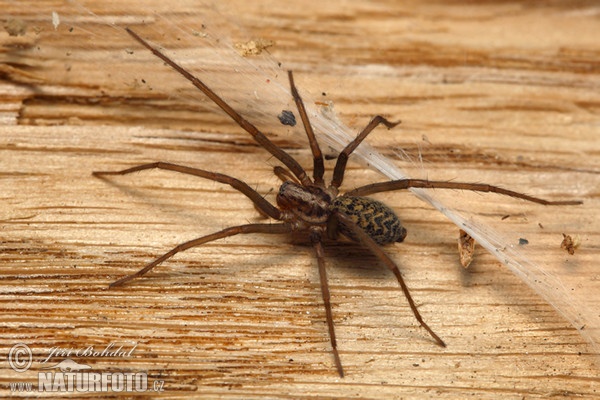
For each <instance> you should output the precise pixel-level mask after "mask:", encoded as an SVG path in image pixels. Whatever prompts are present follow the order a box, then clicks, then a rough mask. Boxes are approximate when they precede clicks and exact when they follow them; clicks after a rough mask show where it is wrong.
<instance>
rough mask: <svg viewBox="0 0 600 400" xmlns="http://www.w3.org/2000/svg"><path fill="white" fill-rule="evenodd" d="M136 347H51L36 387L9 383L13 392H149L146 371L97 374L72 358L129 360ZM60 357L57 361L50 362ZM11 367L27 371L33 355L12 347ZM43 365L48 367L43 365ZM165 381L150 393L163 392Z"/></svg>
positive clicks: (21, 347)
mask: <svg viewBox="0 0 600 400" xmlns="http://www.w3.org/2000/svg"><path fill="white" fill-rule="evenodd" d="M136 347H137V343H135V344H133V345H132V346H131V347H130V348H127V347H126V346H125V345H120V346H117V345H116V344H115V343H110V344H109V345H108V346H106V347H104V348H102V349H96V348H94V346H88V347H86V348H81V349H72V348H60V347H53V348H51V349H50V350H49V353H48V356H47V357H46V358H45V359H43V360H42V361H41V362H40V364H41V366H40V367H39V369H40V370H48V371H40V372H38V374H37V378H38V382H37V383H38V384H37V388H34V384H33V383H31V382H11V384H10V389H11V391H13V392H33V391H34V390H37V391H38V392H145V391H147V390H148V374H147V373H146V372H96V371H93V367H92V366H90V365H88V364H86V363H84V362H82V361H81V360H79V361H75V360H74V359H73V358H79V359H80V358H85V357H94V358H99V357H110V358H118V357H120V358H123V359H126V358H129V357H131V356H132V354H133V351H134V350H135V348H136ZM59 357H60V358H63V359H62V360H60V361H58V360H56V361H57V362H54V361H53V362H50V360H51V359H53V358H54V359H55V358H59ZM8 363H9V365H10V367H11V368H12V369H13V370H14V371H16V372H19V373H23V372H26V371H28V370H29V369H30V368H31V366H32V365H33V355H32V352H31V349H30V348H29V346H28V345H26V344H24V343H17V344H15V345H14V346H13V347H12V348H11V349H10V350H9V353H8ZM44 364H49V365H47V366H45V365H44ZM163 385H164V382H163V381H160V380H156V381H154V382H153V384H152V388H151V390H153V391H163Z"/></svg>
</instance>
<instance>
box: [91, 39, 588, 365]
mask: <svg viewBox="0 0 600 400" xmlns="http://www.w3.org/2000/svg"><path fill="white" fill-rule="evenodd" d="M126 31H127V33H129V35H131V36H132V37H133V38H134V39H135V40H136V41H137V42H138V43H140V44H141V45H142V46H144V47H146V48H147V49H148V50H150V51H151V52H152V53H153V54H154V55H155V56H157V57H158V58H160V59H161V60H163V61H164V62H165V63H166V64H167V65H169V66H170V67H171V68H173V69H174V70H175V71H177V72H178V73H179V74H181V75H182V76H183V77H185V78H186V79H188V80H189V81H190V82H191V83H192V84H193V85H194V86H196V87H197V88H198V89H200V90H201V91H202V92H203V93H204V94H205V95H206V96H208V98H210V99H211V100H212V101H213V102H214V103H215V104H217V105H218V106H219V107H220V108H221V109H222V110H223V111H225V113H227V114H228V115H229V116H230V117H231V118H232V119H233V120H234V121H235V122H236V123H237V124H238V125H239V126H240V127H241V128H243V129H244V130H245V131H247V132H248V133H249V134H250V135H252V137H253V138H254V140H255V141H256V142H258V144H260V145H261V146H262V147H263V148H264V149H265V150H267V151H268V152H269V153H271V154H272V155H273V156H275V157H276V158H277V159H278V160H279V161H281V162H282V163H283V164H284V165H285V167H286V168H283V167H281V166H276V167H275V168H274V173H275V175H277V177H279V179H281V181H282V182H283V183H282V184H281V187H280V188H279V192H278V194H277V199H276V201H277V206H274V205H273V204H271V203H270V202H269V201H267V200H266V199H265V198H263V196H261V195H260V194H259V193H258V192H257V191H255V190H254V189H252V188H251V187H250V186H249V185H248V184H246V183H245V182H243V181H241V180H239V179H236V178H234V177H232V176H228V175H224V174H220V173H217V172H211V171H207V170H202V169H197V168H191V167H186V166H182V165H177V164H171V163H166V162H155V163H151V164H144V165H138V166H135V167H132V168H128V169H125V170H122V171H96V172H93V175H94V176H96V177H104V176H107V175H126V174H130V173H133V172H137V171H142V170H149V169H163V170H169V171H174V172H179V173H182V174H188V175H194V176H199V177H202V178H205V179H208V180H211V181H215V182H220V183H224V184H228V185H230V186H231V187H233V188H234V189H236V190H237V191H239V192H240V193H242V194H244V195H245V196H246V197H248V198H249V199H250V200H251V201H252V202H253V203H254V205H255V207H256V209H257V210H258V211H259V212H260V213H261V214H264V215H266V216H268V217H270V218H272V219H274V220H276V221H279V223H252V224H244V225H238V226H232V227H229V228H226V229H223V230H221V231H218V232H215V233H212V234H210V235H206V236H202V237H199V238H197V239H193V240H190V241H188V242H185V243H182V244H180V245H178V246H176V247H175V248H173V249H171V250H170V251H169V252H167V253H165V254H163V255H162V256H160V257H159V258H157V259H155V260H154V261H152V262H151V263H149V264H148V265H146V266H145V267H144V268H142V269H141V270H139V271H138V272H136V273H133V274H131V275H128V276H125V277H123V278H121V279H119V280H117V281H115V282H114V283H112V284H111V285H110V287H111V288H114V287H117V286H121V285H123V284H125V283H126V282H129V281H131V280H133V279H135V278H138V277H140V276H142V275H144V274H146V273H148V272H149V271H150V270H152V269H153V268H154V267H155V266H157V265H159V264H160V263H162V262H164V261H165V260H167V259H169V258H171V257H173V256H174V255H175V254H177V253H179V252H182V251H185V250H187V249H189V248H192V247H196V246H200V245H202V244H205V243H208V242H212V241H214V240H218V239H223V238H226V237H230V236H234V235H239V234H251V233H263V234H285V233H287V234H289V233H293V232H299V233H301V234H304V235H305V236H306V238H307V239H309V241H310V243H311V244H312V246H313V248H314V252H315V254H316V258H317V265H318V270H319V278H320V282H321V294H322V297H323V303H324V306H325V315H326V319H327V327H328V330H329V340H330V344H331V350H332V353H333V359H334V362H335V366H336V368H337V372H338V374H339V376H340V377H343V376H344V369H343V367H342V362H341V359H340V355H339V352H338V349H337V341H336V336H335V330H334V324H333V316H332V311H331V302H330V293H329V286H328V283H327V272H326V269H325V255H324V249H323V240H324V239H325V238H328V239H333V240H336V239H338V238H340V236H344V237H346V238H348V239H350V240H351V241H354V242H357V243H360V244H361V245H363V246H364V247H366V248H367V249H368V250H370V251H371V252H372V253H373V254H374V255H375V256H376V257H377V258H378V259H379V260H380V261H381V262H382V263H383V264H384V265H385V266H386V267H387V268H389V269H390V270H391V271H392V272H393V273H394V275H395V276H396V279H397V280H398V283H399V284H400V288H401V289H402V292H403V293H404V296H405V297H406V300H407V301H408V304H409V306H410V309H411V310H412V313H413V315H414V317H415V318H416V320H417V321H418V322H419V324H420V325H421V326H422V327H423V328H424V329H425V330H426V331H427V332H428V333H429V335H431V337H432V338H433V340H434V341H435V343H436V344H437V345H439V346H441V347H445V346H446V344H445V343H444V341H443V340H442V339H441V338H440V337H439V336H438V335H437V334H436V333H435V332H434V331H433V330H432V329H431V328H430V327H429V325H427V323H426V322H425V321H424V320H423V318H422V317H421V314H420V313H419V310H418V309H417V306H416V304H415V301H414V300H413V298H412V296H411V295H410V292H409V289H408V286H407V285H406V283H405V282H404V279H403V278H402V275H401V273H400V270H399V269H398V266H397V265H396V264H395V263H394V261H393V260H392V259H391V258H390V257H389V256H388V255H387V254H386V253H385V252H384V251H383V250H382V248H381V247H380V246H382V245H387V244H391V243H395V242H402V241H403V240H404V238H405V237H406V229H405V228H404V227H403V226H402V223H401V222H400V219H399V218H398V216H396V214H395V213H394V211H393V210H392V209H391V208H389V207H388V206H386V205H385V204H383V203H381V202H379V201H377V200H374V199H371V198H369V197H365V196H366V195H369V194H373V193H379V192H386V191H393V190H400V189H409V188H430V189H462V190H470V191H477V192H493V193H498V194H501V195H506V196H511V197H515V198H519V199H523V200H527V201H530V202H534V203H539V204H544V205H577V204H581V203H582V202H581V201H548V200H544V199H540V198H536V197H532V196H528V195H526V194H523V193H519V192H515V191H512V190H507V189H503V188H500V187H497V186H492V185H487V184H482V183H463V182H445V181H431V180H426V179H400V180H394V181H386V182H380V183H373V184H370V185H366V186H362V187H358V188H356V189H353V190H350V191H349V192H346V193H344V194H340V193H339V188H340V186H341V185H342V182H343V180H344V172H345V169H346V163H347V161H348V157H349V156H350V154H352V152H353V151H354V150H355V149H356V148H357V147H358V146H359V145H360V143H361V142H362V141H363V140H364V139H365V138H366V137H367V136H368V135H369V133H371V131H372V130H373V129H375V128H376V127H377V126H378V125H384V126H385V127H387V128H388V129H391V128H393V127H395V126H396V125H398V124H399V123H400V122H399V121H398V122H390V121H388V120H387V119H386V118H384V117H382V116H379V115H378V116H376V117H374V118H373V119H372V120H371V121H370V122H369V124H368V125H367V126H366V127H365V128H364V129H363V130H362V131H361V132H360V133H359V134H358V135H357V137H356V138H355V139H354V140H353V141H352V142H350V143H349V144H348V145H347V146H346V147H345V148H344V149H343V150H342V151H341V153H340V154H339V155H338V157H337V161H336V164H335V167H334V169H333V177H332V179H331V182H330V183H329V185H327V184H326V183H325V181H324V179H323V175H324V172H325V167H324V161H323V155H322V153H321V150H320V148H319V144H318V142H317V139H316V137H315V134H314V132H313V129H312V127H311V124H310V121H309V118H308V114H307V112H306V109H305V107H304V103H303V101H302V98H301V97H300V95H299V93H298V90H297V89H296V86H295V84H294V77H293V74H292V72H291V71H288V78H289V83H290V88H291V93H292V97H293V100H294V102H295V103H296V107H297V109H298V112H299V115H300V118H301V120H302V123H303V125H304V130H305V131H306V135H307V136H308V141H309V144H310V149H311V152H312V155H313V177H312V179H311V178H310V177H309V176H308V175H307V173H306V171H305V170H304V169H303V168H302V166H300V164H299V163H298V162H297V161H296V160H295V159H294V158H293V157H291V156H290V155H289V154H288V153H287V152H286V151H285V150H283V149H281V148H280V147H278V146H276V145H275V144H274V143H273V142H271V140H269V139H268V138H267V137H266V136H265V135H264V134H263V133H262V132H261V131H260V130H259V129H258V128H256V127H255V126H254V125H253V124H252V123H250V122H249V121H248V120H246V119H245V118H244V117H242V116H241V115H240V114H239V113H238V112H237V111H235V110H234V109H233V108H231V106H229V105H228V104H227V103H226V102H225V101H224V100H223V99H222V98H221V97H219V96H218V95H217V94H216V93H215V92H213V91H212V90H211V89H210V88H209V87H207V86H206V85H205V84H204V83H203V82H202V81H201V80H200V79H198V78H197V77H195V76H194V75H192V74H191V73H190V72H188V71H187V70H185V69H184V68H183V67H181V66H180V65H179V64H177V63H176V62H175V61H173V60H172V59H170V58H169V57H168V56H166V55H165V54H164V53H162V52H161V51H160V50H158V49H157V48H155V47H153V46H152V45H151V44H150V43H148V42H147V41H146V40H144V39H143V38H141V37H140V36H139V35H138V34H137V33H135V32H134V31H133V30H131V29H129V28H126Z"/></svg>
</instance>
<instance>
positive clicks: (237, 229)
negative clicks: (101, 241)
mask: <svg viewBox="0 0 600 400" xmlns="http://www.w3.org/2000/svg"><path fill="white" fill-rule="evenodd" d="M291 230H292V229H291V227H290V225H289V224H287V223H282V224H246V225H238V226H232V227H229V228H225V229H223V230H221V231H218V232H215V233H211V234H210V235H206V236H202V237H199V238H197V239H193V240H190V241H188V242H185V243H182V244H180V245H178V246H176V247H174V248H173V249H171V250H170V251H168V252H167V253H165V254H163V255H162V256H160V257H158V258H157V259H156V260H154V261H152V262H151V263H150V264H148V265H146V266H145V267H144V268H142V269H140V270H139V271H138V272H136V273H133V274H131V275H127V276H125V277H123V278H121V279H119V280H118V281H115V282H113V283H111V284H110V286H109V288H113V287H116V286H121V285H123V284H124V283H127V282H129V281H131V280H133V279H135V278H138V277H140V276H142V275H144V274H146V273H147V272H148V271H150V270H151V269H152V268H154V267H156V266H157V265H158V264H160V263H162V262H163V261H165V260H167V259H168V258H171V257H173V256H174V255H175V254H177V253H180V252H182V251H185V250H187V249H190V248H192V247H196V246H200V245H201V244H205V243H208V242H212V241H214V240H218V239H223V238H226V237H229V236H234V235H238V234H242V233H289V232H291Z"/></svg>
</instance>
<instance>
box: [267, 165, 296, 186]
mask: <svg viewBox="0 0 600 400" xmlns="http://www.w3.org/2000/svg"><path fill="white" fill-rule="evenodd" d="M273 173H274V174H275V175H276V176H277V177H278V178H279V179H280V180H281V182H286V181H292V182H294V183H297V184H298V185H299V184H300V182H298V180H297V179H296V177H295V176H294V175H292V173H291V172H290V171H288V170H287V169H285V168H283V167H280V166H279V165H277V166H275V167H273Z"/></svg>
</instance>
